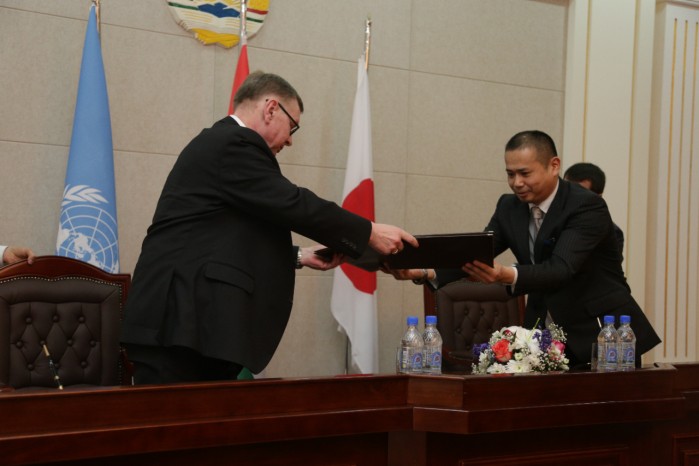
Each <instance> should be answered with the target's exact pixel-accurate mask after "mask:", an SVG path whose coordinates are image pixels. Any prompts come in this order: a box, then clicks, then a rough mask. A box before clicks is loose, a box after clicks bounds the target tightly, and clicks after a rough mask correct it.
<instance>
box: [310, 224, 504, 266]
mask: <svg viewBox="0 0 699 466" xmlns="http://www.w3.org/2000/svg"><path fill="white" fill-rule="evenodd" d="M415 238H417V241H418V243H419V244H420V246H419V247H417V248H415V247H413V246H411V245H409V244H407V243H406V244H405V247H404V248H403V250H402V251H401V252H399V253H398V254H391V255H380V254H379V253H378V252H376V251H374V250H373V249H371V248H369V247H368V248H367V249H366V250H365V251H364V254H362V255H361V256H360V257H359V258H357V259H350V260H349V261H348V263H349V264H352V265H354V266H357V267H360V268H362V269H364V270H368V271H370V272H373V271H375V270H378V269H379V267H380V266H381V263H384V262H385V263H386V264H388V266H389V267H390V268H392V269H422V268H425V269H428V268H429V269H460V268H461V267H463V265H464V264H466V263H467V262H473V261H474V260H477V261H480V262H483V263H485V264H488V265H490V266H491V267H492V265H493V259H494V257H493V232H492V231H486V232H479V233H450V234H438V235H415ZM332 253H333V252H332V251H331V250H330V249H320V250H318V251H316V254H318V255H320V256H323V255H326V254H327V255H332Z"/></svg>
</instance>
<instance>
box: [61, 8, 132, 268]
mask: <svg viewBox="0 0 699 466" xmlns="http://www.w3.org/2000/svg"><path fill="white" fill-rule="evenodd" d="M56 255H59V256H66V257H73V258H75V259H80V260H82V261H85V262H88V263H90V264H92V265H95V266H97V267H99V268H101V269H102V270H105V271H107V272H110V273H116V272H119V243H118V235H117V214H116V194H115V189H114V150H113V148H112V128H111V121H110V118H109V99H108V97H107V82H106V80H105V77H104V65H103V62H102V50H101V46H100V38H99V33H98V32H97V18H96V13H95V6H94V5H93V6H92V7H91V8H90V19H89V21H88V23H87V32H86V33H85V46H84V48H83V58H82V65H81V68H80V82H79V84H78V97H77V102H76V104H75V118H74V120H73V135H72V138H71V141H70V153H69V155H68V168H67V170H66V183H65V189H64V190H63V201H62V202H61V218H60V220H59V225H58V238H57V240H56Z"/></svg>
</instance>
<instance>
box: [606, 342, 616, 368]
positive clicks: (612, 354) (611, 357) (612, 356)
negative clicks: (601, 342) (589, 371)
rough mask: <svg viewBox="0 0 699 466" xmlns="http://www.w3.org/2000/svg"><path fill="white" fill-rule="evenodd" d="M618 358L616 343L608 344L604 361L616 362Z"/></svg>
mask: <svg viewBox="0 0 699 466" xmlns="http://www.w3.org/2000/svg"><path fill="white" fill-rule="evenodd" d="M618 359H619V358H618V354H617V351H616V345H607V347H606V348H605V351H604V362H605V363H606V364H616V363H617V361H618Z"/></svg>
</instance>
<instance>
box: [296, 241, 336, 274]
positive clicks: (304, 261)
mask: <svg viewBox="0 0 699 466" xmlns="http://www.w3.org/2000/svg"><path fill="white" fill-rule="evenodd" d="M324 247H325V246H323V245H320V244H317V245H315V246H310V247H307V248H301V265H303V266H304V267H310V268H312V269H316V270H330V269H334V268H335V267H337V266H338V265H340V264H341V263H342V262H343V261H344V260H345V255H344V254H339V253H335V254H333V256H332V259H331V260H326V259H324V258H323V257H321V256H319V255H317V254H316V253H315V252H316V251H317V250H318V249H323V248H324Z"/></svg>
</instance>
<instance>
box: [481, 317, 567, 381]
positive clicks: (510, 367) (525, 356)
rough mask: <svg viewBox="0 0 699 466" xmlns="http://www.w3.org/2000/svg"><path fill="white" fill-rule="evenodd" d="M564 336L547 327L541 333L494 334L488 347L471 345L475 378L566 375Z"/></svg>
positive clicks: (515, 330)
mask: <svg viewBox="0 0 699 466" xmlns="http://www.w3.org/2000/svg"><path fill="white" fill-rule="evenodd" d="M565 342H566V335H565V333H564V332H563V330H562V329H561V328H560V327H559V326H557V325H555V324H549V326H548V328H546V329H544V330H539V329H533V330H529V329H526V328H523V327H504V328H502V329H501V330H498V331H496V332H493V335H492V336H491V337H490V341H489V342H488V343H483V344H482V345H474V347H473V355H474V360H476V361H478V362H477V363H474V364H473V365H472V367H471V369H472V372H473V373H474V374H518V373H525V372H550V371H567V370H568V358H566V355H565V353H564V350H565Z"/></svg>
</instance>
